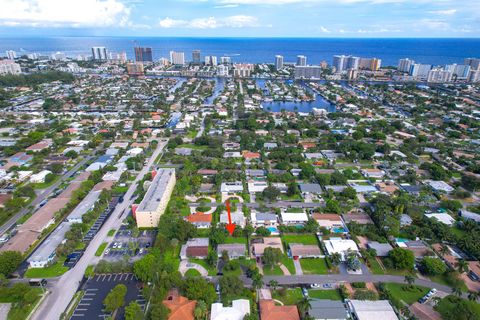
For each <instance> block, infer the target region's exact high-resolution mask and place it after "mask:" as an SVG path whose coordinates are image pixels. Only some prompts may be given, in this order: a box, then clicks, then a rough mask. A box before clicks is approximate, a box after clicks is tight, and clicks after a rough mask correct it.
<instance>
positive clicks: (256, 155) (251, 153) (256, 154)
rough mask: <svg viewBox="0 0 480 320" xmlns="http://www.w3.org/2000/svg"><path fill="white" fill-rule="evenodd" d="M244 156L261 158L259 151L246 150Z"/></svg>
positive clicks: (246, 157)
mask: <svg viewBox="0 0 480 320" xmlns="http://www.w3.org/2000/svg"><path fill="white" fill-rule="evenodd" d="M243 157H244V158H245V159H259V158H260V153H258V152H250V151H244V152H243Z"/></svg>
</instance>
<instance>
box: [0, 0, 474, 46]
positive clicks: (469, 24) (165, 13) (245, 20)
mask: <svg viewBox="0 0 480 320" xmlns="http://www.w3.org/2000/svg"><path fill="white" fill-rule="evenodd" d="M0 36H12V37H16V36H171V37H176V36H185V37H318V38H319V37H336V38H337V37H345V38H362V37H363V38H375V37H378V38H389V37H458V38H470V37H479V36H480V0H333V1H332V0H0Z"/></svg>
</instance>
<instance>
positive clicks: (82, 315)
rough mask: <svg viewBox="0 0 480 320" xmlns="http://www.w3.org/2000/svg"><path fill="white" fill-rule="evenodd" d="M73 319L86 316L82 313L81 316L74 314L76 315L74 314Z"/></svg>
mask: <svg viewBox="0 0 480 320" xmlns="http://www.w3.org/2000/svg"><path fill="white" fill-rule="evenodd" d="M73 317H85V315H84V314H83V313H81V314H75V313H74V314H72V318H73Z"/></svg>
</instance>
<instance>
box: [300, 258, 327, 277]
mask: <svg viewBox="0 0 480 320" xmlns="http://www.w3.org/2000/svg"><path fill="white" fill-rule="evenodd" d="M300 265H301V266H302V270H303V273H304V274H328V267H327V263H326V262H325V259H300Z"/></svg>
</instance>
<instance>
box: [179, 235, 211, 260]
mask: <svg viewBox="0 0 480 320" xmlns="http://www.w3.org/2000/svg"><path fill="white" fill-rule="evenodd" d="M207 255H208V238H193V239H190V240H188V241H187V243H186V244H184V245H183V246H182V248H181V249H180V258H181V259H182V260H186V259H188V258H196V259H205V258H206V257H207Z"/></svg>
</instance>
